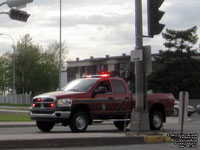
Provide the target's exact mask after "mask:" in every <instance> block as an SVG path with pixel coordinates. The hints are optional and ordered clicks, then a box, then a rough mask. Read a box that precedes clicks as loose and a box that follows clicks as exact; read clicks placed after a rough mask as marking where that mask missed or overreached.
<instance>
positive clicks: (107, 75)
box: [99, 73, 110, 78]
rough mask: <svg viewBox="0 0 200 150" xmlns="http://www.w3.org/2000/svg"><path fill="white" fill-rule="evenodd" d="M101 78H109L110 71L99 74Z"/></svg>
mask: <svg viewBox="0 0 200 150" xmlns="http://www.w3.org/2000/svg"><path fill="white" fill-rule="evenodd" d="M99 76H100V77H101V78H109V77H110V74H109V73H102V74H100V75H99Z"/></svg>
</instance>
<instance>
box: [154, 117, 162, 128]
mask: <svg viewBox="0 0 200 150" xmlns="http://www.w3.org/2000/svg"><path fill="white" fill-rule="evenodd" d="M153 124H154V126H155V127H156V128H158V127H160V126H161V124H162V120H161V118H160V117H159V116H158V115H155V116H154V117H153Z"/></svg>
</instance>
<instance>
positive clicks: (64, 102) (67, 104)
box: [57, 99, 72, 107]
mask: <svg viewBox="0 0 200 150" xmlns="http://www.w3.org/2000/svg"><path fill="white" fill-rule="evenodd" d="M71 105H72V100H71V99H58V101H57V106H58V107H70V106H71Z"/></svg>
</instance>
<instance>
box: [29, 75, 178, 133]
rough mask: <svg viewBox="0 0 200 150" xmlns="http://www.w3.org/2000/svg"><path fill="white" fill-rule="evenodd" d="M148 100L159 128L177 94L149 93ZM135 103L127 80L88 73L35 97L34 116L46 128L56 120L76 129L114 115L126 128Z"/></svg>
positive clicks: (154, 124) (153, 125)
mask: <svg viewBox="0 0 200 150" xmlns="http://www.w3.org/2000/svg"><path fill="white" fill-rule="evenodd" d="M147 100H148V111H149V118H150V119H149V121H150V128H151V129H152V130H159V129H160V128H161V127H162V125H163V122H165V121H166V116H170V115H172V114H173V109H174V100H175V98H174V96H173V95H172V94H148V96H147ZM134 107H135V94H131V92H130V91H129V89H128V86H127V83H126V82H125V80H123V79H121V78H111V77H108V76H107V75H101V76H100V77H99V76H98V77H92V76H88V77H87V78H81V79H76V80H73V81H71V82H70V83H68V84H67V85H66V86H65V87H63V88H62V89H60V90H59V91H56V92H51V93H45V94H42V95H39V96H36V97H34V98H33V102H32V107H31V108H30V117H31V119H32V120H36V124H37V127H38V128H39V129H40V130H42V131H44V132H48V131H50V130H51V129H52V128H53V127H54V125H55V124H56V123H62V125H63V126H67V125H69V127H70V129H71V130H72V131H73V132H84V131H86V129H87V127H88V125H92V123H93V122H94V120H95V119H96V120H97V119H100V120H104V119H113V121H114V125H115V126H116V127H117V128H118V129H123V128H124V127H125V125H128V122H129V121H130V117H131V112H132V109H133V108H134ZM127 119H129V121H127ZM125 120H126V122H124V121H125Z"/></svg>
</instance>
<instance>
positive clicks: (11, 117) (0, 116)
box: [0, 113, 31, 122]
mask: <svg viewBox="0 0 200 150" xmlns="http://www.w3.org/2000/svg"><path fill="white" fill-rule="evenodd" d="M26 121H31V119H30V116H29V114H23V113H22V114H21V113H0V122H26Z"/></svg>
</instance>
